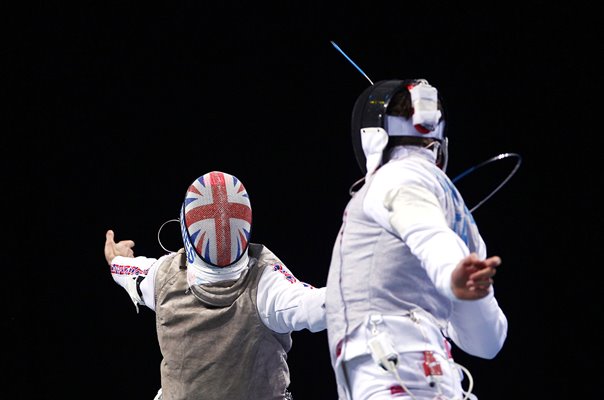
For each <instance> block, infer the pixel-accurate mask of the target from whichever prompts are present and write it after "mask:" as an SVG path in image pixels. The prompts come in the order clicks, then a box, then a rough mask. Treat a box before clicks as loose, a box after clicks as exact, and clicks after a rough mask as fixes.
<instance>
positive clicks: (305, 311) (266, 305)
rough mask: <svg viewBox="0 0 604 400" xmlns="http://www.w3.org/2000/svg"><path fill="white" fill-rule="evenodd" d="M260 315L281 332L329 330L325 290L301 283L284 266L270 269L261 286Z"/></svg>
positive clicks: (267, 268)
mask: <svg viewBox="0 0 604 400" xmlns="http://www.w3.org/2000/svg"><path fill="white" fill-rule="evenodd" d="M258 313H259V314H260V318H261V319H262V321H263V322H264V324H265V325H266V326H267V327H268V328H269V329H271V330H273V331H275V332H280V333H286V332H292V331H300V330H303V329H308V330H309V331H311V332H319V331H322V330H324V329H326V327H327V326H326V315H325V287H321V288H316V287H314V286H312V285H309V284H307V283H305V282H302V281H300V280H298V279H297V278H296V277H295V276H294V275H293V274H292V273H291V271H290V270H289V269H287V267H285V265H283V264H276V265H274V266H272V267H271V266H267V267H266V268H265V270H264V272H263V274H262V277H261V278H260V282H259V284H258Z"/></svg>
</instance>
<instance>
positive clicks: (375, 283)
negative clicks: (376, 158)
mask: <svg viewBox="0 0 604 400" xmlns="http://www.w3.org/2000/svg"><path fill="white" fill-rule="evenodd" d="M414 162H416V163H417V165H418V168H420V169H421V168H424V173H425V174H426V175H427V176H432V177H433V178H431V179H432V180H433V182H434V184H435V186H439V187H441V188H442V193H443V194H444V198H445V200H444V208H445V213H446V216H445V217H446V218H447V220H448V223H449V225H450V227H451V229H453V230H454V231H455V232H456V233H457V234H458V235H459V236H460V237H461V238H462V240H464V241H465V242H466V244H467V245H468V247H469V248H470V250H471V251H475V250H476V248H477V246H480V245H482V244H483V242H482V238H480V235H479V234H478V230H477V228H476V226H475V223H474V220H473V218H472V216H471V214H470V212H469V211H468V209H467V208H466V206H465V204H464V203H463V200H462V199H461V196H460V195H459V193H458V192H457V189H455V187H454V186H453V184H452V183H451V181H450V180H449V179H448V178H447V177H446V176H445V174H444V173H443V172H442V171H440V170H439V169H438V168H437V167H436V166H434V165H431V164H430V163H429V162H424V161H422V160H414ZM378 173H379V171H378ZM371 184H372V178H371V177H368V178H367V180H366V182H365V184H364V185H363V187H362V188H361V189H359V191H358V192H357V193H355V194H354V195H353V197H352V198H351V199H350V201H349V203H348V205H347V207H346V210H345V212H344V218H343V223H342V226H341V228H340V231H339V233H338V236H337V238H336V243H335V245H334V247H333V252H332V258H331V265H330V269H329V274H328V278H327V291H326V303H325V305H326V311H327V328H328V329H327V333H328V339H329V346H330V350H331V353H332V354H331V355H332V357H334V356H335V355H336V354H337V353H338V352H339V350H338V345H339V344H340V343H341V340H342V339H344V338H345V337H346V336H347V335H348V334H350V333H351V332H352V330H354V329H355V328H356V327H357V326H359V325H360V324H361V323H363V321H364V319H365V317H366V316H368V315H370V314H382V315H393V316H394V315H404V313H405V312H406V311H409V310H412V309H415V308H418V307H419V308H422V309H424V310H425V311H427V312H429V313H430V314H432V316H434V317H435V318H436V319H438V320H439V321H440V322H441V323H443V324H444V323H445V321H446V320H447V319H448V317H449V315H450V313H451V311H452V304H451V301H450V300H449V299H448V298H446V297H445V296H443V295H441V294H440V293H439V292H438V291H437V289H436V287H435V285H434V284H433V283H432V281H431V279H430V278H429V276H428V274H427V273H426V270H425V269H424V268H423V267H422V266H421V263H420V260H419V259H418V258H417V257H416V256H415V255H413V254H412V253H411V251H410V250H409V247H408V246H407V245H406V244H405V243H404V242H403V241H402V240H401V239H400V238H399V237H397V236H395V235H394V234H392V233H390V232H388V231H387V230H385V229H384V228H382V227H381V226H380V225H379V224H378V223H377V222H376V221H374V220H373V219H372V218H371V217H369V216H368V215H367V214H365V212H364V211H363V201H364V199H365V196H366V194H367V190H368V188H369V187H370V186H371Z"/></svg>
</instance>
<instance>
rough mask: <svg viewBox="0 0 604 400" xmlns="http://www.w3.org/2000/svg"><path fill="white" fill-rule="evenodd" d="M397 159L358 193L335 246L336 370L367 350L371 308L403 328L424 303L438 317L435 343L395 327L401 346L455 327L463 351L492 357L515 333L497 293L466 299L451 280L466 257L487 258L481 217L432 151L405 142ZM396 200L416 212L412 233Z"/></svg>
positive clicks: (332, 340)
mask: <svg viewBox="0 0 604 400" xmlns="http://www.w3.org/2000/svg"><path fill="white" fill-rule="evenodd" d="M392 158H393V159H392V160H391V161H390V162H388V163H387V164H385V165H383V166H382V167H381V168H380V169H378V170H377V172H376V173H375V174H374V175H371V176H368V177H367V179H366V182H365V184H364V185H363V187H362V188H361V189H360V190H359V191H358V192H357V193H355V194H354V195H353V197H352V199H351V200H350V201H349V203H348V205H347V207H346V210H345V213H344V218H343V222H342V226H341V229H340V232H339V234H338V236H337V238H336V241H335V244H334V248H333V253H332V262H331V266H330V270H329V274H328V280H327V293H326V309H327V333H328V341H329V348H330V356H331V358H332V364H333V366H334V369H336V370H337V368H338V362H340V361H341V360H342V359H351V358H354V357H356V356H360V355H363V354H368V346H367V342H366V341H365V340H364V338H363V337H362V335H360V334H359V333H358V332H359V330H360V328H359V327H361V326H363V325H364V324H366V323H367V321H368V318H370V316H371V315H380V316H383V317H385V318H393V319H394V322H393V326H395V327H396V320H397V318H398V319H399V321H400V322H401V323H400V326H401V327H403V326H404V325H405V324H404V322H405V321H404V320H405V318H406V316H405V315H407V313H408V312H409V311H410V310H421V311H422V312H423V313H424V314H426V315H428V316H429V317H430V319H431V320H432V321H433V322H434V324H433V325H434V328H435V332H436V333H437V334H436V335H434V337H435V339H434V340H433V342H434V343H433V346H434V347H433V348H430V347H429V346H430V344H426V343H413V342H412V341H409V340H405V339H404V338H405V335H404V334H403V332H401V330H402V328H401V330H398V331H397V329H396V328H395V329H394V331H393V332H391V336H392V337H394V338H397V337H398V338H399V340H397V343H395V347H396V349H397V351H399V352H401V351H418V350H434V351H439V348H441V347H442V344H440V343H438V342H437V340H438V339H437V338H438V336H439V335H438V329H439V328H441V327H447V328H448V329H449V331H450V332H449V333H450V334H451V336H452V337H453V338H454V341H455V342H456V343H457V344H458V345H459V346H460V347H461V348H462V349H464V350H466V351H467V352H469V353H470V354H473V355H477V356H480V357H490V356H492V353H493V352H494V353H497V351H499V349H500V348H501V345H502V343H503V340H504V339H505V336H506V332H507V320H506V319H505V316H504V315H503V312H502V311H501V309H500V308H499V306H498V304H497V302H496V300H495V298H494V295H493V292H491V293H490V294H489V295H488V296H487V297H486V298H484V299H481V300H478V301H460V300H457V299H455V298H454V296H453V295H452V292H451V288H450V279H451V271H452V270H453V268H455V266H456V264H457V263H458V262H459V260H461V258H463V257H464V256H465V255H467V254H469V252H476V253H478V255H479V257H481V258H484V257H485V256H486V248H485V246H484V242H483V240H482V238H481V237H480V235H479V233H478V229H477V228H476V225H475V223H474V220H473V218H472V215H471V214H470V212H469V211H468V209H467V208H466V206H465V204H464V202H463V200H462V198H461V196H460V195H459V193H458V192H457V190H456V189H455V187H454V186H453V184H452V183H451V181H450V180H449V179H448V177H446V175H445V174H444V173H443V172H442V171H441V170H440V169H439V168H438V167H437V166H436V165H435V163H434V156H433V154H432V153H431V152H429V151H427V150H425V149H422V148H411V146H406V147H401V148H398V151H397V152H395V154H394V155H393V156H392ZM426 193H428V194H426ZM422 196H423V197H425V199H424V198H423V197H422ZM401 199H402V200H401ZM427 199H429V200H430V201H431V203H430V204H428V205H427V206H426V204H427V202H426V201H424V200H427ZM396 201H405V204H406V207H407V209H408V210H409V211H408V213H407V216H406V219H405V221H406V226H405V227H404V229H403V231H404V232H403V234H404V236H402V235H401V233H400V232H399V230H397V229H395V228H394V227H393V226H392V224H391V221H390V218H391V217H392V212H391V211H392V206H393V203H394V202H396ZM426 210H428V211H426ZM468 321H470V322H468ZM481 346H482V347H481Z"/></svg>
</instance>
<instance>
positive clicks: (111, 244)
mask: <svg viewBox="0 0 604 400" xmlns="http://www.w3.org/2000/svg"><path fill="white" fill-rule="evenodd" d="M114 236H115V235H114V233H113V231H112V230H111V229H110V230H108V231H107V233H106V234H105V260H107V264H109V265H111V260H113V259H114V258H115V257H117V256H124V257H134V250H132V248H133V247H134V241H132V240H121V241H119V242H117V243H115V241H114Z"/></svg>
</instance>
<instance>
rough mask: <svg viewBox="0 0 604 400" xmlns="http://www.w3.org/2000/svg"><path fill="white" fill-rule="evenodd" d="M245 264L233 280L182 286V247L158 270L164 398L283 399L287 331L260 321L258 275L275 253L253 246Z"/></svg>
mask: <svg viewBox="0 0 604 400" xmlns="http://www.w3.org/2000/svg"><path fill="white" fill-rule="evenodd" d="M249 257H250V263H249V268H248V269H247V270H246V271H245V272H244V273H243V274H242V276H241V277H240V278H239V279H238V280H236V281H232V280H231V281H224V282H220V283H215V284H207V285H197V286H193V287H191V288H189V285H188V283H187V271H186V268H187V267H186V257H185V254H184V251H183V250H182V249H181V250H180V251H178V252H177V253H174V255H172V256H169V257H167V258H166V260H165V261H164V262H163V263H162V265H161V266H160V267H159V268H158V271H157V275H156V278H155V279H156V281H155V288H156V289H155V297H156V303H155V304H156V306H155V311H156V325H157V336H158V341H159V346H160V349H161V353H162V356H163V360H162V362H161V368H160V370H161V386H162V392H163V398H162V399H163V400H226V399H228V400H273V399H274V400H277V399H278V400H283V399H284V398H285V394H286V390H287V387H288V386H289V383H290V377H289V369H288V366H287V352H288V351H289V350H290V349H291V345H292V340H291V335H290V334H289V333H285V334H279V333H276V332H273V331H271V330H270V329H268V328H267V327H266V326H265V325H264V323H263V322H262V321H261V319H260V317H259V315H258V311H257V307H256V294H257V290H258V282H259V280H260V276H261V275H262V272H263V271H264V268H266V267H267V266H269V267H270V266H272V265H273V264H275V263H278V262H279V260H278V259H277V257H276V256H275V255H274V254H273V253H272V252H270V250H268V249H266V248H265V247H264V246H263V245H260V244H254V243H251V244H250V247H249Z"/></svg>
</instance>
